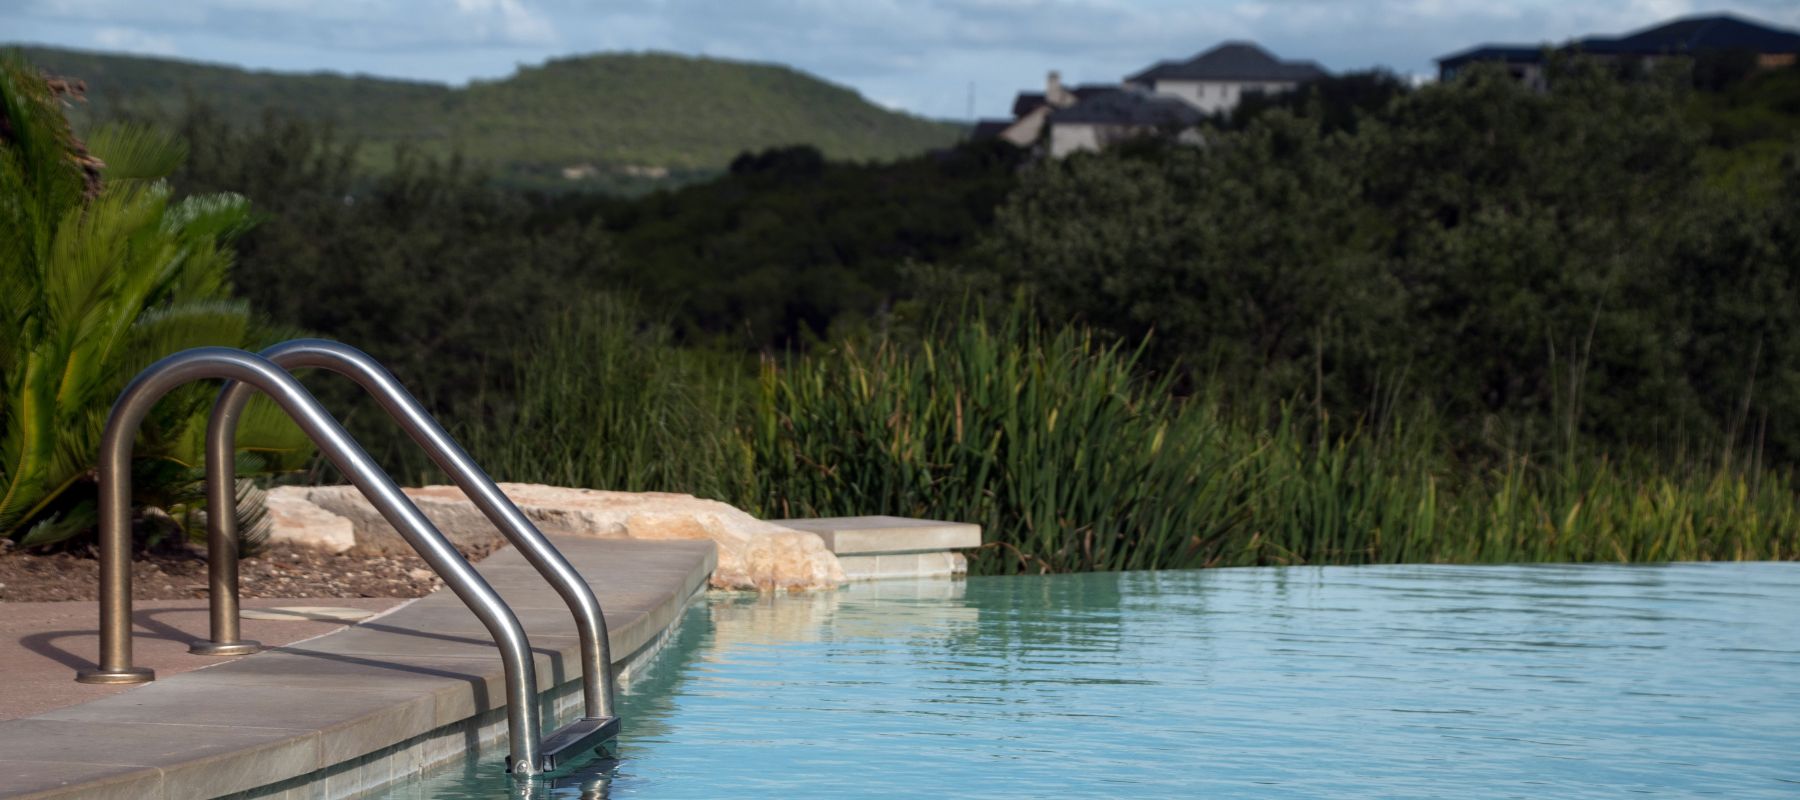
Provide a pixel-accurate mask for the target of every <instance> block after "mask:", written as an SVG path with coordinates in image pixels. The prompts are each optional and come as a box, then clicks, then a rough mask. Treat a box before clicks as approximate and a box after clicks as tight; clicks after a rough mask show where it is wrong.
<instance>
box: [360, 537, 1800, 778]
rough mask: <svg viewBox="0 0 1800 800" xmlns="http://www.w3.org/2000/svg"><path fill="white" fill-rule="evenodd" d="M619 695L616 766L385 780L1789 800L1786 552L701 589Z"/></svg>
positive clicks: (1794, 725) (1795, 597)
mask: <svg viewBox="0 0 1800 800" xmlns="http://www.w3.org/2000/svg"><path fill="white" fill-rule="evenodd" d="M620 708H621V712H622V716H623V717H624V726H625V727H624V733H623V735H622V736H621V738H620V741H619V743H618V745H617V754H616V755H617V758H616V759H595V760H593V761H590V762H587V763H585V764H584V765H582V766H579V767H577V768H576V769H575V770H573V771H572V772H571V773H570V774H568V775H562V776H558V777H553V778H549V779H540V780H535V781H533V782H531V783H529V784H526V783H523V782H514V781H513V780H512V779H510V778H509V777H507V776H506V775H504V774H502V772H501V767H500V764H499V762H500V761H501V760H503V753H501V752H489V753H483V754H481V755H479V756H478V757H477V758H475V759H473V760H471V761H469V762H467V763H465V764H460V765H455V766H452V767H449V768H446V769H444V770H441V771H439V772H437V773H434V774H432V775H429V776H427V777H426V778H424V779H422V780H419V781H416V782H413V783H409V784H405V785H402V786H398V787H395V788H394V789H393V790H392V791H391V792H390V793H389V794H388V795H387V797H390V798H462V797H480V798H488V797H505V796H508V795H511V796H515V797H557V798H562V797H568V798H576V797H589V798H592V797H646V798H713V797H721V796H730V795H740V796H769V797H818V798H850V797H874V796H893V795H907V796H956V797H962V796H978V797H1021V798H1023V797H1031V798H1038V797H1046V796H1052V795H1067V796H1081V797H1194V796H1224V797H1284V798H1286V797H1320V798H1361V797H1369V798H1374V797H1382V798H1388V797H1455V798H1466V797H1495V798H1498V797H1529V798H1542V797H1560V798H1574V797H1624V796H1636V795H1651V796H1669V797H1673V796H1682V797H1686V796H1718V797H1729V798H1757V797H1786V798H1792V797H1796V796H1800V750H1796V747H1795V742H1796V740H1797V738H1800V564H1762V563H1753V564H1680V565H1667V566H1631V567H1624V566H1560V565H1559V566H1518V567H1513V566H1505V567H1449V566H1388V567H1325V568H1310V567H1309V568H1279V569H1276V568H1258V569H1220V570H1205V571H1180V572H1160V573H1123V574H1116V573H1115V574H1083V575H1062V576H1050V577H1008V578H971V579H969V580H967V581H929V582H898V583H896V582H884V583H872V584H858V585H852V586H850V587H848V588H846V589H845V590H843V591H839V592H827V593H818V594H813V595H800V596H781V597H776V598H759V597H755V596H749V595H724V596H709V597H705V598H702V599H699V600H697V601H696V602H695V603H694V605H693V606H692V607H690V608H689V609H688V610H687V612H686V616H685V618H684V619H683V622H682V626H681V627H680V628H679V629H678V631H677V632H676V634H675V637H674V639H673V640H672V642H671V643H670V644H669V645H668V646H667V647H666V648H665V649H664V650H663V651H662V652H661V653H659V654H658V655H657V656H656V658H655V661H654V662H652V663H651V664H650V665H649V666H648V668H647V669H646V670H645V671H644V672H642V673H641V674H640V675H639V676H638V677H637V678H636V679H635V680H633V681H632V682H631V683H630V684H629V685H628V686H627V687H625V688H624V689H623V690H622V692H621V695H620ZM515 783H516V785H515Z"/></svg>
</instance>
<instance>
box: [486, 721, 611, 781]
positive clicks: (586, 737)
mask: <svg viewBox="0 0 1800 800" xmlns="http://www.w3.org/2000/svg"><path fill="white" fill-rule="evenodd" d="M618 735H619V718H618V717H582V718H581V719H578V720H575V721H574V722H571V723H569V724H567V725H564V726H562V727H560V728H557V729H556V730H555V731H554V732H552V733H551V734H550V735H549V736H546V737H544V750H543V763H542V764H541V765H540V766H541V767H542V769H543V771H545V772H549V771H551V770H554V769H556V768H557V767H558V766H566V765H567V764H568V763H569V762H571V761H574V760H576V759H578V758H580V757H582V756H584V755H586V754H587V753H589V752H591V751H593V750H594V749H596V748H598V747H600V746H601V745H603V744H606V743H607V742H609V741H612V740H613V739H615V738H618ZM507 769H508V770H509V771H510V770H511V769H512V759H511V758H510V757H509V758H507Z"/></svg>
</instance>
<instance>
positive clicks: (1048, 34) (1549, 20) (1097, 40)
mask: <svg viewBox="0 0 1800 800" xmlns="http://www.w3.org/2000/svg"><path fill="white" fill-rule="evenodd" d="M1720 10H1728V11H1734V12H1737V13H1740V14H1743V15H1746V16H1750V17H1754V18H1759V19H1762V20H1764V21H1767V22H1771V23H1776V24H1780V25H1783V26H1788V27H1800V2H1795V1H1794V0H1732V1H1729V2H1711V3H1704V4H1701V3H1695V2H1688V0H1560V1H1559V0H1517V1H1516V2H1503V1H1501V0H1185V1H1182V2H1177V0H612V1H610V2H581V1H580V0H0V41H12V42H34V43H42V44H56V45H65V46H71V47H82V48H88V49H101V50H119V51H130V52H135V53H146V54H155V55H168V56H176V57H181V58H188V59H196V60H203V61H215V62H224V63H230V64H240V65H245V66H250V67H258V68H266V69H278V70H303V71H314V70H331V71H337V72H362V73H368V74H373V75H384V76H393V77H406V78H417V79H424V80H433V81H440V82H445V83H453V84H461V83H464V82H467V81H469V80H471V79H483V78H497V77H502V76H504V75H506V74H508V73H510V72H511V71H512V70H513V68H514V67H515V66H516V65H518V64H521V63H538V62H541V61H543V60H544V59H545V58H548V57H552V56H558V55H567V54H573V53H586V52H593V51H597V50H664V51H674V52H679V53H689V54H704V55H710V56H720V57H727V58H736V59H747V60H754V61H773V62H780V63H785V64H791V65H793V66H796V67H799V68H801V69H804V70H806V71H808V72H811V73H813V74H815V75H819V76H822V77H824V78H826V79H829V80H832V81H835V82H837V83H842V84H846V85H848V86H851V87H854V88H856V89H857V90H859V91H861V92H862V93H863V94H864V95H865V96H867V97H868V98H870V99H871V100H874V101H876V102H878V103H881V104H883V105H888V106H892V107H896V108H902V109H906V110H908V111H913V112H916V113H921V114H927V115H930V116H936V117H945V118H954V119H961V118H963V117H965V116H967V113H968V105H969V95H970V86H971V84H973V86H974V99H975V111H976V113H977V114H978V115H980V116H999V115H1004V113H1005V110H1006V108H1007V107H1008V105H1009V104H1010V101H1011V98H1012V95H1013V93H1014V92H1016V91H1018V90H1020V89H1025V88H1032V87H1038V86H1041V85H1042V83H1043V79H1044V73H1045V72H1046V71H1047V70H1051V69H1057V70H1060V71H1061V72H1062V74H1063V76H1064V79H1065V80H1068V81H1074V82H1102V81H1116V80H1118V79H1119V78H1121V77H1123V76H1124V75H1126V74H1128V73H1130V72H1133V71H1136V70H1137V69H1139V68H1142V67H1144V66H1147V65H1149V64H1151V63H1154V62H1156V61H1158V60H1162V59H1166V58H1179V57H1186V56H1188V55H1191V54H1193V53H1195V52H1198V51H1200V50H1203V49H1205V48H1207V47H1210V46H1211V45H1213V44H1215V43H1217V42H1219V41H1220V40H1223V39H1254V40H1256V41H1258V42H1261V43H1263V44H1264V45H1265V46H1267V47H1269V48H1270V49H1271V50H1273V51H1274V52H1275V53H1276V54H1278V55H1280V56H1282V57H1284V58H1310V59H1314V60H1317V61H1319V62H1320V63H1322V64H1324V65H1325V66H1327V67H1329V68H1331V69H1337V70H1346V69H1361V68H1368V67H1374V66H1384V67H1388V68H1391V69H1394V70H1396V71H1398V72H1401V73H1419V74H1424V73H1429V72H1430V71H1431V59H1432V58H1433V57H1434V56H1439V55H1443V54H1445V53H1449V52H1453V51H1456V50H1460V49H1462V48H1465V47H1468V46H1470V45H1473V44H1477V43H1480V42H1489V41H1507V42H1512V41H1517V42H1539V41H1546V40H1549V41H1560V40H1564V39H1568V38H1571V37H1574V36H1580V35H1585V34H1590V33H1617V32H1624V31H1627V30H1631V29H1633V28H1638V27H1642V26H1645V25H1648V24H1651V23H1654V22H1658V21H1661V20H1664V19H1668V18H1670V17H1676V16H1682V15H1686V14H1693V13H1705V12H1713V11H1720Z"/></svg>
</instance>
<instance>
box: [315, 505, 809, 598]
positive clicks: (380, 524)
mask: <svg viewBox="0 0 1800 800" xmlns="http://www.w3.org/2000/svg"><path fill="white" fill-rule="evenodd" d="M500 489H501V491H504V492H505V493H506V495H507V496H508V497H510V498H511V499H512V501H513V503H515V504H517V505H518V506H519V510H520V511H522V512H524V513H525V516H526V517H527V518H529V519H530V520H531V521H532V523H533V524H535V525H537V526H538V529H539V530H541V531H543V532H544V533H546V534H550V535H563V536H598V537H618V538H631V539H709V540H711V541H713V542H714V543H715V544H717V545H718V548H719V566H718V569H717V570H715V571H714V572H713V577H712V585H713V587H714V588H719V589H756V590H761V591H771V590H776V589H783V590H788V591H806V590H812V589H824V588H832V587H836V586H838V585H839V584H842V583H843V582H844V571H843V568H842V567H841V566H839V564H838V560H837V556H835V555H833V554H832V553H831V551H830V550H829V549H827V548H826V547H825V543H824V541H823V540H822V539H820V538H819V536H818V535H817V534H814V533H809V532H806V531H798V530H794V529H792V528H787V527H783V526H781V525H776V524H774V523H771V522H766V521H763V520H759V519H757V518H755V517H753V516H750V515H749V514H747V513H745V512H743V511H741V510H739V509H737V508H736V507H733V506H731V505H729V504H726V503H721V502H718V501H716V500H703V499H700V498H698V497H694V496H693V495H686V494H671V493H663V492H645V493H633V492H609V491H600V490H596V489H570V488H564V487H559V486H543V485H539V484H522V483H503V484H501V485H500ZM405 491H406V494H407V496H409V497H411V498H412V500H413V502H414V503H416V504H417V505H418V506H419V510H421V511H423V512H425V515H426V516H427V517H429V518H430V519H431V521H432V523H433V524H434V525H436V526H437V527H438V529H439V530H441V531H443V533H444V535H445V537H447V538H449V539H450V540H451V541H452V542H454V543H456V544H457V545H458V546H459V547H464V548H472V549H483V548H486V547H489V546H492V545H494V544H497V543H499V542H501V541H504V539H503V538H502V537H501V535H500V533H499V531H498V530H496V529H495V528H494V526H493V524H492V523H490V522H488V520H487V518H486V517H484V516H482V514H481V512H480V511H479V510H477V509H476V508H475V505H474V504H473V503H471V502H469V500H468V499H467V498H465V497H464V496H463V493H462V491H461V490H460V489H458V488H456V487H455V486H426V487H421V488H416V489H407V490H405ZM307 499H308V500H309V501H310V502H312V503H313V504H315V505H317V506H319V507H320V508H322V509H324V510H325V511H327V512H330V513H332V514H335V515H338V516H340V517H343V518H345V519H347V520H349V522H350V523H351V525H352V526H353V528H354V531H355V538H356V547H357V548H358V549H360V550H367V551H373V552H405V551H408V550H410V549H411V548H410V547H409V546H408V545H407V544H406V543H405V541H404V540H403V539H401V538H400V535H399V533H398V532H397V531H395V530H394V529H393V527H391V526H389V525H388V524H387V522H386V520H383V519H382V518H381V516H380V515H379V514H377V513H376V512H375V508H374V507H373V506H371V505H370V504H369V503H368V501H367V500H364V499H363V497H362V495H361V494H360V493H359V492H357V491H356V489H355V488H354V487H350V486H323V487H314V488H312V489H311V490H309V491H308V493H307Z"/></svg>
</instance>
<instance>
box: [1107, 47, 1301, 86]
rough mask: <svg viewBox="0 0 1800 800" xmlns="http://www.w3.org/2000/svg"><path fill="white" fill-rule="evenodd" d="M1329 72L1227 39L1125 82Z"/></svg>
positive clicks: (1285, 77)
mask: <svg viewBox="0 0 1800 800" xmlns="http://www.w3.org/2000/svg"><path fill="white" fill-rule="evenodd" d="M1327 74H1328V73H1326V72H1325V69H1324V68H1323V67H1320V66H1319V65H1318V64H1317V63H1314V62H1312V61H1282V60H1281V59H1279V58H1276V57H1275V56H1274V55H1273V54H1271V53H1270V52H1269V51H1267V50H1264V49H1262V48H1261V47H1259V46H1257V45H1256V44H1255V43H1254V42H1226V43H1224V44H1221V45H1219V46H1218V47H1214V48H1213V49H1211V50H1208V51H1206V52H1204V53H1201V54H1199V55H1197V56H1194V57H1193V58H1190V59H1188V60H1186V61H1163V62H1161V63H1158V64H1157V65H1156V66H1153V67H1150V68H1149V69H1146V70H1144V71H1142V72H1139V73H1138V74H1136V75H1132V76H1131V77H1128V78H1126V79H1125V81H1126V82H1127V83H1139V84H1150V83H1153V82H1155V81H1307V80H1313V79H1315V78H1323V77H1325V76H1326V75H1327Z"/></svg>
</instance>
